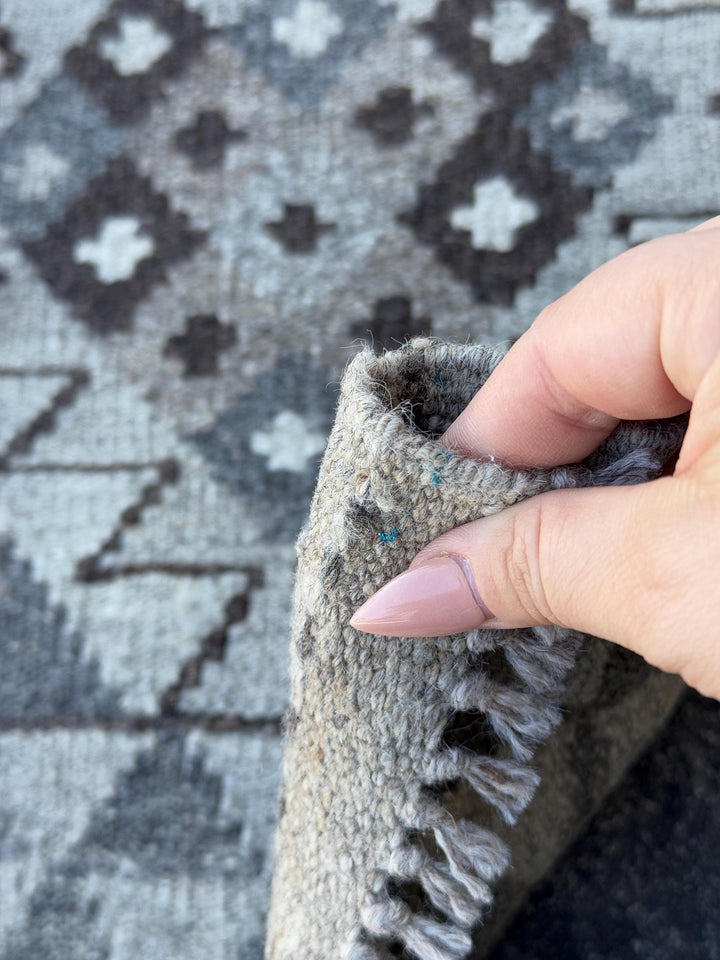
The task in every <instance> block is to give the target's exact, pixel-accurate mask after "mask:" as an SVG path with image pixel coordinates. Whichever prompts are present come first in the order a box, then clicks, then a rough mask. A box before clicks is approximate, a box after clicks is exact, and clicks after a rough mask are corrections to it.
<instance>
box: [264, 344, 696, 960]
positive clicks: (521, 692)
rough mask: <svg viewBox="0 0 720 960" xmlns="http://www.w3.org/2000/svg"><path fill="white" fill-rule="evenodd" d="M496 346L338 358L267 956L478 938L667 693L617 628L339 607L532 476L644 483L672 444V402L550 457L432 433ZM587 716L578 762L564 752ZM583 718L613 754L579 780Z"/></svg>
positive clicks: (419, 947)
mask: <svg viewBox="0 0 720 960" xmlns="http://www.w3.org/2000/svg"><path fill="white" fill-rule="evenodd" d="M500 359H501V354H500V353H499V352H497V351H495V350H493V349H491V348H489V347H485V346H472V345H456V344H449V343H443V342H441V341H437V340H432V339H416V340H413V341H411V342H410V343H408V344H406V345H405V346H404V347H403V348H402V349H400V350H397V351H391V352H386V353H385V354H384V355H382V356H379V357H377V356H375V355H374V354H373V353H372V352H371V351H370V350H365V351H363V352H362V353H361V354H359V355H358V356H357V357H356V358H355V359H354V360H353V361H352V362H351V363H350V364H349V366H348V368H347V370H346V373H345V376H344V378H343V383H342V390H341V397H340V402H339V407H338V411H337V417H336V422H335V426H334V428H333V431H332V434H331V436H330V439H329V442H328V446H327V450H326V453H325V457H324V460H323V463H322V466H321V470H320V475H319V478H318V484H317V489H316V492H315V495H314V498H313V502H312V506H311V511H310V517H309V520H308V523H307V524H306V526H305V528H304V529H303V531H302V533H301V535H300V538H299V540H298V569H297V577H296V584H295V597H294V613H293V624H292V644H291V700H290V708H289V711H288V715H287V718H286V743H285V759H284V787H283V798H282V815H281V818H280V823H279V826H278V831H277V836H276V846H275V872H274V880H273V896H272V906H271V912H270V918H269V927H268V940H267V948H266V957H267V960H327V958H330V957H338V958H344V960H389V958H390V957H396V956H398V955H401V956H407V957H416V958H419V960H460V958H463V957H466V956H467V955H468V954H469V953H470V951H471V950H472V949H473V937H474V934H473V928H474V927H476V925H477V924H478V922H479V921H483V924H484V928H483V929H484V930H486V931H489V932H488V933H487V936H486V940H485V943H484V944H483V942H482V934H481V936H480V940H479V941H478V937H477V932H476V935H475V949H476V951H479V952H477V953H475V954H473V956H481V955H482V953H483V951H484V950H485V949H487V947H488V945H489V943H490V937H491V935H492V936H495V937H496V936H497V935H498V931H499V930H500V929H501V927H502V923H504V922H506V921H507V918H508V917H509V916H510V914H511V913H512V911H513V910H514V909H516V907H517V903H518V899H519V897H521V895H522V892H523V890H524V889H526V888H527V886H528V885H529V883H530V882H531V880H532V877H533V876H536V875H537V872H538V870H540V869H542V865H543V864H547V863H548V862H550V861H551V860H552V858H553V857H554V856H556V855H557V853H558V852H559V851H560V849H562V847H563V845H564V844H565V843H567V842H568V840H569V838H570V837H571V835H572V832H573V830H576V829H577V827H578V825H579V824H580V823H581V822H582V819H583V817H586V816H587V814H588V804H589V806H590V808H592V807H593V805H597V803H598V802H599V800H600V799H601V797H602V795H603V792H604V791H606V790H607V789H609V788H610V787H611V786H612V784H613V783H614V782H615V780H616V779H617V777H618V776H619V775H620V773H621V772H622V769H623V767H624V765H626V764H627V763H628V762H629V761H630V759H631V758H632V756H633V755H634V752H636V751H637V750H638V749H639V747H640V746H641V745H642V744H643V743H644V742H645V740H646V739H647V738H648V737H649V736H650V735H651V734H652V731H653V729H654V726H657V725H658V724H659V723H660V722H661V721H662V718H663V717H664V716H665V715H666V714H667V712H668V711H669V710H670V709H671V708H672V706H673V704H674V703H675V700H676V698H677V695H678V692H679V689H680V685H679V681H678V680H677V678H673V677H668V676H665V675H662V674H660V673H659V672H658V671H655V670H652V669H651V668H649V667H648V666H647V664H646V663H645V662H644V661H642V660H641V659H640V658H637V657H631V658H627V657H625V658H624V659H622V662H621V667H620V668H619V669H616V667H617V664H618V663H619V662H620V661H618V660H617V656H618V654H617V653H616V652H614V651H613V649H612V645H611V644H607V643H606V642H605V641H600V640H598V639H597V638H589V637H583V636H581V635H579V634H577V633H574V632H572V631H569V630H566V629H563V628H560V627H555V626H549V627H540V628H537V629H527V630H512V631H498V630H496V631H477V630H476V631H471V632H470V633H467V634H456V635H453V636H448V637H440V638H433V639H428V640H421V641H417V640H409V639H390V638H385V637H372V636H369V635H367V634H363V633H359V632H358V631H355V630H353V629H352V628H351V627H349V626H348V621H349V619H350V616H351V615H352V613H353V611H354V610H355V609H356V608H357V607H358V606H359V605H360V604H361V603H362V602H363V601H364V600H365V599H366V598H367V597H368V596H370V595H371V594H372V593H373V592H375V591H376V590H377V589H378V588H379V587H380V586H382V585H383V584H384V583H385V582H387V580H389V579H390V578H391V577H393V576H395V575H396V574H397V573H400V572H401V571H402V570H403V569H405V567H406V566H407V564H408V563H409V562H410V560H411V559H412V557H413V556H414V555H415V554H416V553H417V551H418V550H420V549H421V548H422V547H423V546H424V545H425V544H426V543H428V542H429V541H430V540H432V539H434V538H435V537H437V536H438V535H439V534H441V533H442V532H444V531H446V530H448V529H451V528H452V527H455V526H457V525H459V524H461V523H465V522H468V521H469V520H472V519H475V518H478V517H481V516H485V515H488V514H491V513H495V512H497V511H498V510H501V509H503V508H504V507H506V506H509V505H510V504H512V503H516V502H518V501H520V500H522V499H524V498H526V497H529V496H533V495H535V494H537V493H540V492H542V491H544V490H551V489H558V488H563V487H576V486H593V485H607V484H627V483H638V482H642V481H645V480H647V479H650V478H652V477H654V476H657V475H658V474H659V473H660V471H661V470H662V467H663V465H664V463H665V462H666V461H667V460H668V458H670V457H671V456H672V455H673V454H675V453H676V452H677V450H678V449H679V447H680V443H681V441H682V436H683V431H684V426H685V420H684V419H683V418H676V419H675V420H672V421H665V422H642V423H640V422H638V423H624V424H621V425H620V426H619V427H618V428H617V429H616V431H615V432H614V433H613V435H612V436H611V437H610V438H608V440H607V441H606V442H605V443H604V444H603V446H602V447H601V448H600V449H599V450H598V451H596V452H595V453H594V454H592V455H591V456H590V457H588V458H587V459H586V460H585V461H583V462H582V463H580V464H573V465H569V466H566V467H561V468H557V469H552V470H530V471H522V470H511V469H508V468H505V467H503V466H501V465H499V464H498V463H495V462H492V461H484V462H478V461H474V460H469V459H466V458H464V457H461V456H459V455H456V454H454V453H452V452H451V451H447V450H443V449H442V447H441V445H440V444H439V443H438V441H437V439H436V438H437V437H438V436H440V435H441V434H442V432H443V431H444V429H445V428H446V427H447V425H448V424H449V423H450V422H451V421H452V420H453V419H454V418H455V417H456V416H457V414H458V413H459V412H460V410H461V409H462V408H463V407H464V406H466V405H467V403H468V402H469V401H470V399H471V398H472V396H473V395H474V394H475V392H476V391H477V390H478V389H479V387H480V386H481V385H482V383H483V382H484V381H485V380H486V379H487V377H488V376H489V374H490V372H491V371H492V369H493V368H494V366H495V365H496V364H497V363H498V362H499V360H500ZM613 658H615V659H613ZM611 667H612V669H610V668H611ZM606 676H613V677H614V678H615V679H613V680H612V682H610V681H607V682H606V681H605V680H604V679H603V678H604V677H606ZM618 677H619V678H620V679H618ZM578 717H582V722H583V724H584V727H583V729H584V730H585V731H586V732H585V734H584V736H585V741H584V749H585V750H586V751H587V760H585V759H584V755H583V754H582V753H581V754H580V755H579V756H578V755H577V752H576V753H575V754H573V753H572V752H570V751H569V750H568V731H570V732H572V731H573V730H574V729H575V728H574V727H573V723H574V722H575V720H576V719H577V718H578ZM596 728H597V730H599V731H600V732H601V734H602V737H604V738H605V739H606V740H607V739H608V738H609V739H610V741H611V742H612V744H613V751H611V754H612V759H606V760H604V761H603V763H604V764H605V767H603V768H602V769H601V770H600V771H599V774H600V775H599V776H598V771H597V770H595V771H594V780H593V782H594V783H596V785H595V786H594V787H593V788H592V789H591V791H590V793H589V794H588V795H587V796H585V794H583V793H582V790H581V789H580V788H581V787H582V788H583V789H584V783H583V781H584V780H589V779H590V778H589V777H588V775H587V770H586V769H584V764H585V763H586V762H587V763H591V762H592V753H593V750H592V748H593V743H594V741H593V731H594V730H595V729H596ZM588 731H589V732H588ZM543 744H545V747H542V745H543ZM543 751H545V752H544V753H543ZM543 757H545V759H543ZM531 761H533V765H531ZM535 761H538V762H537V763H536V762H535ZM543 765H544V766H543ZM543 769H546V771H552V772H548V774H547V776H545V777H544V778H543V776H542V773H541V770H543ZM543 790H545V791H550V797H549V800H550V802H548V795H547V793H546V795H545V796H543V793H542V791H543ZM581 795H582V798H583V799H582V800H581V799H580V797H581ZM534 796H537V799H536V800H535V801H533V797H534ZM531 801H533V802H531ZM458 811H461V812H462V815H458ZM521 815H522V816H521ZM527 851H536V852H534V853H533V855H532V856H531V857H528V853H527ZM537 851H539V852H537ZM511 864H512V869H509V867H510V866H511ZM503 883H505V887H503Z"/></svg>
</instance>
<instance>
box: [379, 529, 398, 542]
mask: <svg viewBox="0 0 720 960" xmlns="http://www.w3.org/2000/svg"><path fill="white" fill-rule="evenodd" d="M399 533H400V531H399V530H398V528H397V527H393V528H392V530H381V531H380V533H379V534H378V537H379V538H380V540H381V541H382V543H392V542H393V540H397V538H398V534H399Z"/></svg>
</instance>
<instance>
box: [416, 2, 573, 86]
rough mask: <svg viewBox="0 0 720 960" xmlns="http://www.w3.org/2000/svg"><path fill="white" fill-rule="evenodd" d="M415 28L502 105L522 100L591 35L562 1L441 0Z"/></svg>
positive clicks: (556, 69) (560, 66)
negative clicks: (430, 16) (490, 92)
mask: <svg viewBox="0 0 720 960" xmlns="http://www.w3.org/2000/svg"><path fill="white" fill-rule="evenodd" d="M419 29H420V30H421V31H422V32H423V33H426V34H428V35H429V36H430V37H432V39H433V41H434V43H435V45H436V46H437V48H438V50H439V51H440V52H441V53H442V54H444V55H445V56H446V57H447V58H448V59H449V60H450V61H451V63H453V64H454V65H455V66H456V67H457V68H458V69H460V70H463V71H465V72H466V73H468V74H469V75H470V76H471V77H472V78H473V79H474V81H475V85H476V86H477V88H478V89H479V90H487V89H490V90H493V91H494V92H495V94H496V95H497V98H498V100H499V101H502V102H504V103H505V104H506V105H509V104H512V103H514V104H518V105H519V104H522V103H525V102H526V101H527V99H528V98H529V96H530V94H531V92H532V89H533V87H534V86H535V85H536V84H537V83H538V82H539V81H541V80H543V79H546V78H550V77H553V76H555V74H556V73H557V72H558V71H559V70H560V69H561V68H562V66H563V64H564V63H565V62H566V61H567V60H568V59H569V57H570V56H571V55H572V52H573V50H575V49H576V47H578V46H579V45H580V44H582V43H584V42H586V41H587V40H588V38H589V30H588V25H587V21H586V20H584V19H583V18H582V17H580V16H578V15H577V14H576V13H572V12H570V11H569V10H568V9H567V6H566V4H565V0H536V2H535V3H533V5H532V7H530V6H528V5H527V3H526V2H525V0H441V3H440V4H439V5H438V8H437V10H436V12H435V15H434V16H433V18H432V19H431V20H429V21H427V22H425V23H422V24H420V25H419ZM523 51H524V52H523Z"/></svg>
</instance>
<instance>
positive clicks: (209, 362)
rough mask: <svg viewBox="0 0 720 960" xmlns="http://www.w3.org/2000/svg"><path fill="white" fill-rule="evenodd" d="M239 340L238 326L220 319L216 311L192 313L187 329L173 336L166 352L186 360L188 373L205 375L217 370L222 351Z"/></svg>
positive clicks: (187, 375)
mask: <svg viewBox="0 0 720 960" xmlns="http://www.w3.org/2000/svg"><path fill="white" fill-rule="evenodd" d="M236 341H237V334H236V333H235V328H234V327H233V326H232V325H231V324H228V323H220V321H219V320H218V318H217V317H216V316H215V315H214V314H212V313H211V314H197V315H196V316H194V317H188V318H187V321H186V324H185V333H182V334H177V335H176V336H174V337H170V339H169V340H168V342H167V343H166V344H165V349H164V350H163V356H165V357H179V358H180V359H181V360H182V361H183V362H184V364H185V370H184V376H186V377H203V376H207V375H208V374H211V373H216V372H217V362H218V355H219V353H220V351H221V350H227V348H228V347H231V346H232V345H233V344H234V343H236Z"/></svg>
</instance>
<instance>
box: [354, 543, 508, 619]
mask: <svg viewBox="0 0 720 960" xmlns="http://www.w3.org/2000/svg"><path fill="white" fill-rule="evenodd" d="M493 619H495V615H494V614H493V613H491V612H490V611H489V610H488V608H487V607H486V606H485V604H484V603H483V602H482V600H481V599H480V595H479V594H478V591H477V586H476V584H475V580H474V578H473V575H472V570H471V569H470V564H469V563H468V561H467V560H466V559H465V558H464V557H460V556H455V555H449V556H444V557H435V558H434V559H433V560H428V561H427V562H426V563H423V564H421V565H418V566H417V567H411V568H410V569H409V570H406V571H405V573H401V574H400V576H398V577H395V579H394V580H391V581H390V582H389V583H387V584H385V586H384V587H383V588H382V589H381V590H378V592H377V593H375V594H373V596H372V597H370V599H369V600H366V601H365V603H364V604H363V605H362V606H361V607H360V609H359V610H357V611H356V612H355V614H354V615H353V617H352V619H351V620H350V626H352V627H355V628H356V629H357V630H363V631H364V632H365V633H375V634H379V635H381V636H386V637H440V636H444V635H445V634H448V633H460V632H461V631H463V630H472V629H473V628H474V627H479V626H481V624H483V623H485V621H486V620H493Z"/></svg>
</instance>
